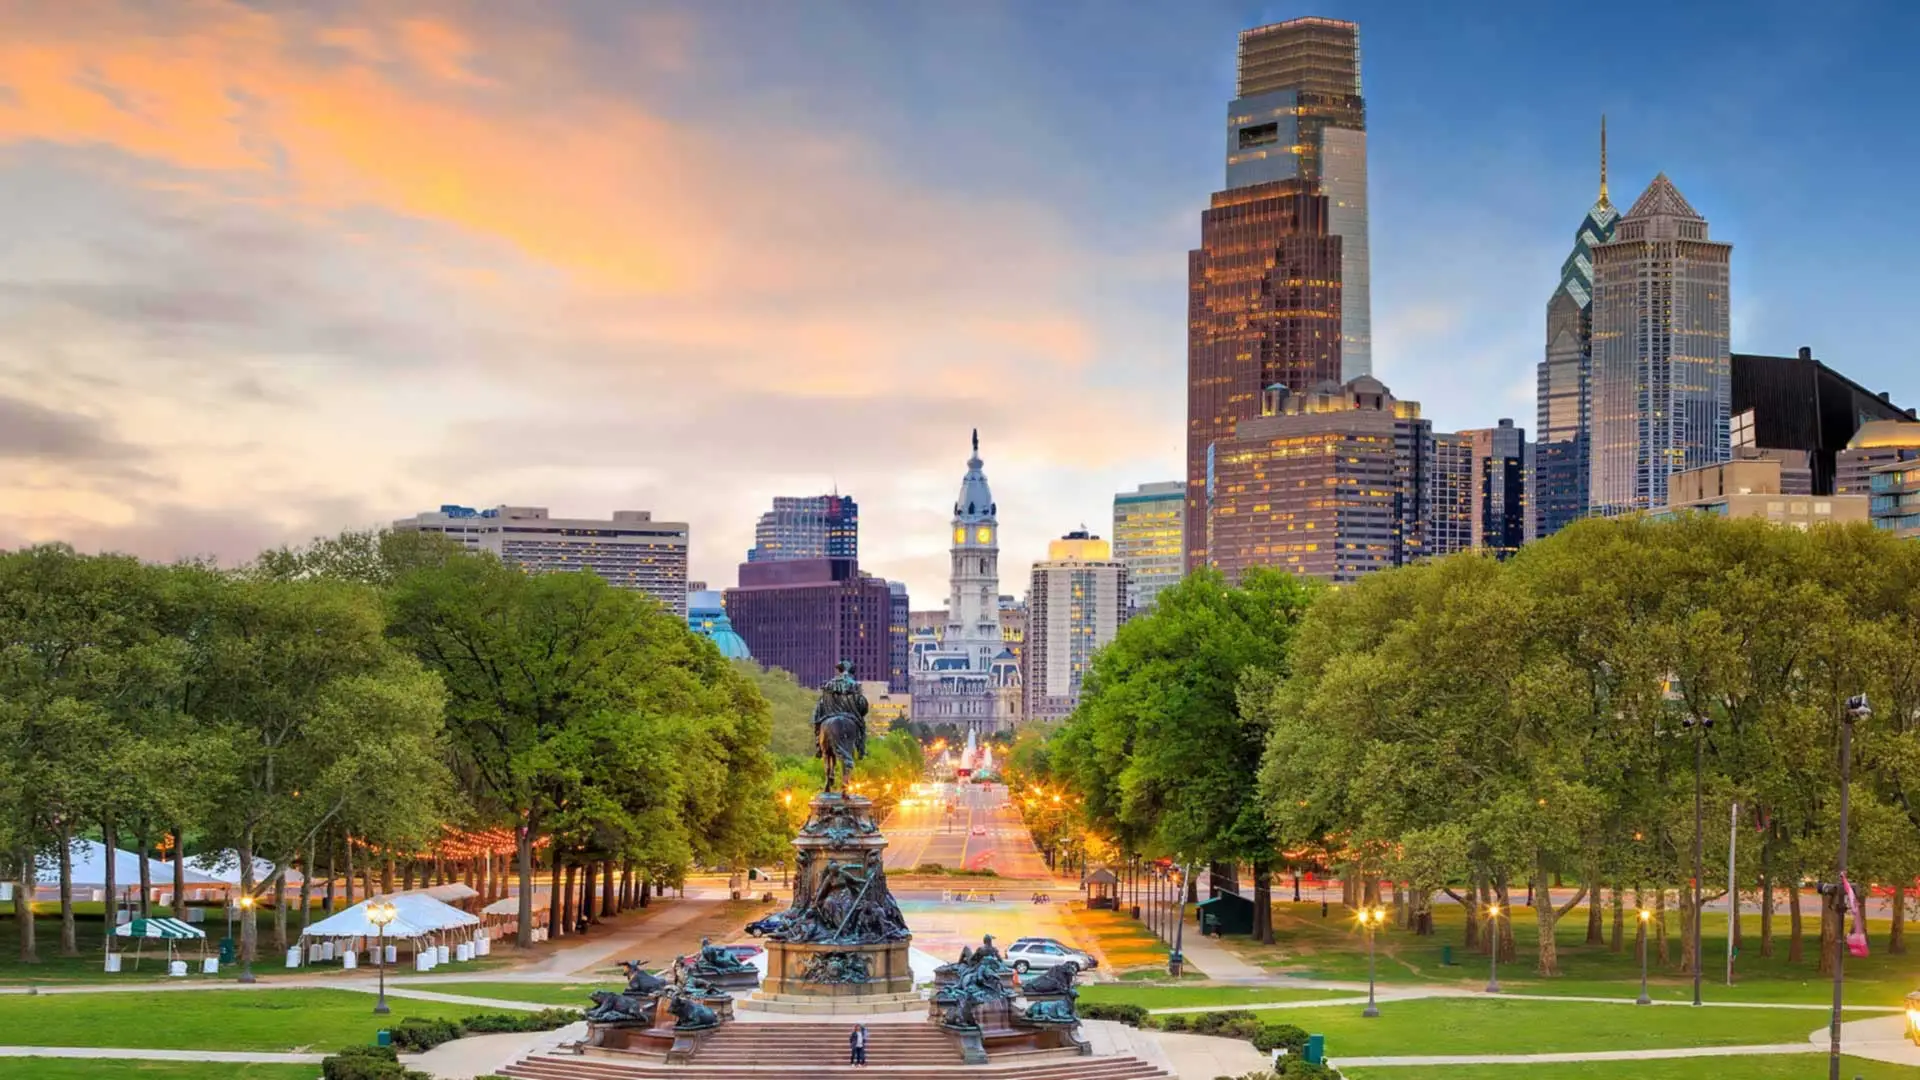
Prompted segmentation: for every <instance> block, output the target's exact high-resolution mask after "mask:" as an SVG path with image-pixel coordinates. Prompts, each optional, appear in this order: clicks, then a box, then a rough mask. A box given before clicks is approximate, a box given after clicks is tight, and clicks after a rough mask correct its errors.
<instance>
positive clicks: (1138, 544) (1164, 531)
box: [1113, 480, 1187, 611]
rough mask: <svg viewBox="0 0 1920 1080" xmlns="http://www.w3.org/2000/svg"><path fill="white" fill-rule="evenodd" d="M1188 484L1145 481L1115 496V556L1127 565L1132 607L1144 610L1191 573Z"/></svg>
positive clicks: (1130, 606)
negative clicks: (1188, 570) (1187, 550)
mask: <svg viewBox="0 0 1920 1080" xmlns="http://www.w3.org/2000/svg"><path fill="white" fill-rule="evenodd" d="M1186 510H1187V486H1186V485H1185V484H1183V483H1181V482H1180V481H1178V480H1169V481H1165V482H1162V483H1157V484H1141V485H1140V486H1139V487H1137V488H1135V489H1134V490H1132V491H1122V492H1120V493H1119V494H1117V495H1115V496H1114V497H1113V557H1114V558H1116V559H1119V560H1120V561H1121V562H1123V563H1125V564H1126V567H1127V610H1129V611H1145V610H1147V609H1148V608H1151V607H1152V606H1153V603H1154V601H1155V600H1156V599H1157V598H1158V597H1159V595H1160V590H1162V589H1164V588H1166V587H1167V586H1169V585H1171V584H1173V583H1174V582H1176V581H1179V580H1180V577H1181V575H1182V574H1184V573H1186V554H1185V551H1184V548H1185V545H1186Z"/></svg>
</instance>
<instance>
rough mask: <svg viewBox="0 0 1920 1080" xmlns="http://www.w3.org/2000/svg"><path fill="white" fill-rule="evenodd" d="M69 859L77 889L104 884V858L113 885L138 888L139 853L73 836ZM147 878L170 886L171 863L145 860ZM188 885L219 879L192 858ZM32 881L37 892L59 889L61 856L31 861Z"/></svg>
mask: <svg viewBox="0 0 1920 1080" xmlns="http://www.w3.org/2000/svg"><path fill="white" fill-rule="evenodd" d="M67 852H68V855H69V857H70V859H71V861H72V869H71V875H72V879H73V887H74V888H76V889H104V888H106V887H107V860H108V859H109V858H111V859H112V860H113V877H114V882H113V884H114V887H115V888H116V889H120V890H126V889H135V890H137V889H139V888H140V856H138V855H136V854H134V853H133V852H131V851H122V850H120V849H119V848H114V849H113V853H112V855H111V856H109V855H108V853H107V845H105V844H103V843H101V842H100V841H98V840H81V839H75V840H73V841H72V842H71V843H70V844H68V846H67ZM147 871H148V877H149V880H150V881H152V882H153V884H154V885H155V886H165V887H168V888H171V887H172V884H173V864H172V863H168V862H161V861H160V860H159V859H148V860H147ZM186 876H187V884H188V885H189V886H192V885H201V886H217V885H219V884H221V882H220V880H219V879H218V878H214V877H210V876H208V875H206V874H203V873H199V872H197V871H195V870H194V868H193V863H192V860H188V863H187V875H186ZM33 883H34V888H35V890H36V891H39V890H43V889H58V888H59V887H60V856H59V854H58V853H56V852H46V853H43V854H42V855H40V857H39V858H37V859H35V860H34V865H33Z"/></svg>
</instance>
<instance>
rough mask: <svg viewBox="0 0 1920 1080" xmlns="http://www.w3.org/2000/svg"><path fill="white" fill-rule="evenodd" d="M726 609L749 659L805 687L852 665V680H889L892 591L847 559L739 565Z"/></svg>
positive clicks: (727, 599) (884, 583)
mask: <svg viewBox="0 0 1920 1080" xmlns="http://www.w3.org/2000/svg"><path fill="white" fill-rule="evenodd" d="M725 606H726V612H727V616H728V617H729V619H731V621H732V623H733V630H734V632H735V633H737V634H739V635H740V637H741V638H742V640H744V641H745V642H746V643H747V647H748V648H749V649H751V650H752V652H753V658H754V659H756V660H758V661H760V662H761V663H762V664H765V665H766V666H768V667H777V668H781V669H783V670H785V671H789V672H792V673H793V676H794V678H797V679H799V680H800V681H801V682H802V683H803V684H805V685H807V686H818V685H820V684H821V683H823V682H826V681H827V680H828V679H830V678H832V677H833V671H834V665H836V664H838V663H839V662H840V661H842V660H851V661H852V662H853V674H854V678H856V679H861V680H865V681H872V682H888V681H889V679H888V672H889V669H890V667H891V666H892V653H893V637H892V633H891V626H892V615H893V594H892V591H891V590H890V589H889V588H888V585H887V582H886V581H885V580H884V579H882V578H877V577H874V576H873V575H872V574H865V573H861V571H860V568H859V567H858V566H857V565H856V564H855V563H854V561H853V560H852V559H776V560H773V561H771V562H757V563H755V562H747V563H741V564H740V584H739V586H738V587H736V588H732V589H728V590H727V591H726V600H725Z"/></svg>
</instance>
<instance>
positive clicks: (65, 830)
mask: <svg viewBox="0 0 1920 1080" xmlns="http://www.w3.org/2000/svg"><path fill="white" fill-rule="evenodd" d="M107 858H109V859H111V858H113V856H112V854H108V856H107ZM60 955H61V956H79V955H80V938H79V935H78V934H76V933H75V931H74V926H73V829H72V828H71V827H70V826H68V824H67V821H66V819H65V818H61V819H60Z"/></svg>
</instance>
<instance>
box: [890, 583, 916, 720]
mask: <svg viewBox="0 0 1920 1080" xmlns="http://www.w3.org/2000/svg"><path fill="white" fill-rule="evenodd" d="M911 615H912V605H911V604H910V603H909V602H908V600H907V583H906V582H904V581H889V582H887V685H888V686H890V687H892V688H893V689H894V690H895V691H896V692H898V693H899V694H900V696H901V697H902V698H904V697H905V696H906V693H907V686H908V681H907V680H908V673H909V672H911V671H912V670H913V668H912V662H911V657H910V655H909V652H910V647H909V644H908V641H909V634H910V633H911V629H910V622H911Z"/></svg>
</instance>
